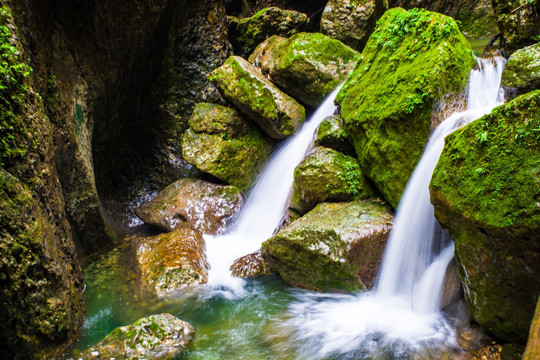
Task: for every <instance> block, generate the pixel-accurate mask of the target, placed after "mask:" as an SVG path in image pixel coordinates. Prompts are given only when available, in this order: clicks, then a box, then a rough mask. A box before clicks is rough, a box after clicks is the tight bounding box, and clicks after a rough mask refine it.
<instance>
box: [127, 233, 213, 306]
mask: <svg viewBox="0 0 540 360" xmlns="http://www.w3.org/2000/svg"><path fill="white" fill-rule="evenodd" d="M130 252H131V262H132V263H133V266H134V267H135V270H136V273H137V278H138V280H139V284H140V290H141V291H140V292H141V293H143V294H147V295H150V296H156V297H158V298H164V297H167V296H170V295H173V294H175V293H178V292H179V291H182V290H184V289H186V288H188V287H194V286H197V285H200V284H203V283H205V282H206V280H207V278H208V269H209V265H208V262H207V260H206V255H205V242H204V239H203V237H202V233H201V232H200V231H198V230H194V229H191V228H181V229H177V230H174V231H172V232H169V233H165V234H160V235H157V236H154V237H148V238H135V239H133V240H132V242H131V243H130Z"/></svg>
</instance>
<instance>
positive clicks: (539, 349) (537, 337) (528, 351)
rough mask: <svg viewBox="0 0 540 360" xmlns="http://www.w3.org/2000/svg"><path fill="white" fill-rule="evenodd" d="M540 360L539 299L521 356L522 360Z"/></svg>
mask: <svg viewBox="0 0 540 360" xmlns="http://www.w3.org/2000/svg"><path fill="white" fill-rule="evenodd" d="M535 359H540V298H539V299H538V304H537V305H536V312H535V313H534V318H533V321H532V323H531V329H530V331H529V340H528V341H527V347H526V348H525V353H524V354H523V360H535Z"/></svg>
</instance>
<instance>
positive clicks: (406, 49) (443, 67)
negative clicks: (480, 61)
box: [337, 8, 475, 207]
mask: <svg viewBox="0 0 540 360" xmlns="http://www.w3.org/2000/svg"><path fill="white" fill-rule="evenodd" d="M362 54H363V60H362V62H361V63H360V64H359V65H358V67H357V68H356V69H355V70H354V72H353V73H352V74H351V76H349V79H348V80H347V82H346V83H345V85H344V86H343V88H342V89H341V90H340V92H339V93H338V96H337V101H338V102H339V104H340V105H341V114H342V116H343V119H344V121H345V125H346V127H347V131H348V133H349V135H350V136H351V138H352V140H353V142H354V147H355V149H356V153H357V155H358V159H359V162H360V165H361V167H362V169H363V170H364V172H365V173H366V175H367V176H368V177H369V178H370V179H371V180H372V181H373V182H374V184H375V186H376V187H377V188H378V190H379V191H380V192H381V193H382V194H383V196H384V197H385V199H386V200H387V201H388V202H389V203H390V204H391V205H392V206H394V207H396V206H397V204H398V202H399V199H400V197H401V194H402V192H403V190H404V188H405V185H406V184H407V181H408V179H409V177H410V175H411V174H412V172H413V170H414V168H415V166H416V164H417V162H418V160H419V159H420V156H421V154H422V151H423V149H424V145H425V143H426V142H427V139H428V135H429V130H430V127H431V121H430V119H431V109H432V107H433V104H434V103H435V102H436V101H437V100H439V99H440V98H441V97H442V96H443V95H444V94H445V93H448V92H452V91H455V92H459V91H460V90H462V88H463V87H464V86H465V85H466V82H467V79H468V76H469V73H470V70H471V68H472V67H473V66H474V64H475V60H474V57H473V55H472V52H471V48H470V45H469V43H468V42H467V40H465V38H464V37H463V35H462V34H461V33H460V31H459V28H458V26H457V24H456V23H455V21H454V20H452V19H451V18H449V17H447V16H444V15H441V14H437V13H433V12H429V11H425V10H418V9H413V10H410V11H405V10H403V9H400V8H396V9H391V10H388V11H387V12H386V13H385V14H384V15H383V17H382V18H381V19H380V20H379V23H378V26H377V28H376V30H375V32H374V33H373V35H372V36H371V37H370V39H369V41H368V43H367V45H366V47H365V48H364V51H363V53H362Z"/></svg>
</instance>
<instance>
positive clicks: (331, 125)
mask: <svg viewBox="0 0 540 360" xmlns="http://www.w3.org/2000/svg"><path fill="white" fill-rule="evenodd" d="M314 144H315V146H324V147H327V148H330V149H334V150H337V151H339V152H341V153H343V154H345V155H351V156H356V152H355V151H354V147H353V146H352V143H351V140H350V138H349V134H348V133H347V129H345V126H344V125H343V118H342V117H341V116H340V115H333V116H329V117H327V118H326V119H324V120H323V121H322V122H321V124H320V125H319V127H318V129H317V134H316V136H315V142H314Z"/></svg>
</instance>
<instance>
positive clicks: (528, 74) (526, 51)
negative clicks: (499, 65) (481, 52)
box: [501, 43, 540, 95]
mask: <svg viewBox="0 0 540 360" xmlns="http://www.w3.org/2000/svg"><path fill="white" fill-rule="evenodd" d="M501 84H502V85H503V86H506V87H508V88H512V89H515V95H522V94H525V93H527V92H529V91H532V90H535V89H540V43H537V44H535V45H531V46H527V47H524V48H523V49H519V50H517V51H516V52H515V53H513V54H512V56H510V58H509V59H508V62H507V63H506V66H505V67H504V71H503V74H502V82H501Z"/></svg>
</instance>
